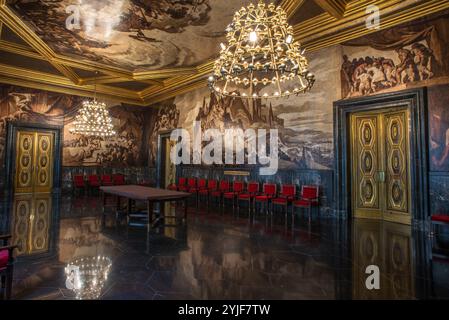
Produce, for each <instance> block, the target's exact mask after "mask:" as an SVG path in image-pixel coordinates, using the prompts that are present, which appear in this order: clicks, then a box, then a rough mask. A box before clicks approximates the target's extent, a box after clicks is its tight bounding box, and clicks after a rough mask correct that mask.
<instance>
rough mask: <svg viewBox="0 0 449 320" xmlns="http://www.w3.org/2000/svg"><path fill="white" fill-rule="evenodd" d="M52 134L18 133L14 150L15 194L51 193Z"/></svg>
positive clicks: (53, 138)
mask: <svg viewBox="0 0 449 320" xmlns="http://www.w3.org/2000/svg"><path fill="white" fill-rule="evenodd" d="M54 140H55V137H54V133H52V132H40V131H39V132H32V131H19V132H18V134H17V142H16V145H17V148H16V174H15V192H16V193H32V192H51V189H52V187H53V149H54Z"/></svg>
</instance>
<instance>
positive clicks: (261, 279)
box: [3, 196, 449, 299]
mask: <svg viewBox="0 0 449 320" xmlns="http://www.w3.org/2000/svg"><path fill="white" fill-rule="evenodd" d="M96 202H98V203H100V200H99V199H97V198H94V197H80V198H63V199H61V200H60V199H57V198H50V197H48V196H47V197H43V196H35V197H17V198H16V199H15V200H14V201H13V203H12V204H11V205H10V206H6V207H9V208H11V210H10V217H9V220H8V221H9V222H10V223H9V231H11V232H12V233H13V235H14V243H17V244H18V245H19V246H20V249H19V251H18V258H17V263H16V267H15V277H14V297H15V298H16V299H75V298H80V299H82V298H99V299H416V298H449V288H448V287H449V285H448V283H449V281H448V279H449V270H448V265H449V264H448V263H447V261H448V258H447V257H448V255H447V254H446V252H447V251H445V249H444V248H445V244H447V240H445V239H444V236H443V237H438V238H436V239H433V242H434V243H433V247H434V249H433V251H432V241H431V239H430V238H428V237H427V236H426V235H425V234H424V233H422V232H420V231H417V230H412V229H411V227H407V226H403V225H396V224H392V223H386V222H380V221H371V220H354V221H349V222H348V223H346V222H341V221H337V220H335V219H332V218H321V219H316V218H315V217H314V219H313V220H312V224H311V225H309V224H308V219H307V217H298V218H297V219H295V221H294V223H295V224H294V225H292V224H291V220H290V219H289V220H288V223H285V220H284V215H283V214H280V215H275V216H274V217H273V218H272V217H270V216H268V217H267V216H265V215H264V214H261V215H258V216H256V217H248V216H247V215H246V214H242V213H240V215H237V213H236V214H233V213H232V212H225V213H224V214H221V213H219V212H217V213H214V212H211V213H206V212H200V213H196V214H194V213H193V212H192V213H191V214H190V215H189V219H188V222H187V224H180V223H179V219H176V218H175V216H176V214H175V211H174V207H173V206H171V205H167V206H166V207H165V208H164V209H165V210H164V212H165V214H166V216H165V219H164V220H163V221H164V224H161V225H159V227H158V228H156V229H155V230H154V231H153V232H151V233H150V234H148V233H147V232H146V229H145V227H129V226H127V225H126V219H125V220H123V219H122V220H117V219H116V215H115V213H114V212H113V210H110V209H107V210H106V211H105V213H104V214H103V210H102V206H101V205H94V203H96ZM112 202H114V199H111V203H112ZM114 203H115V202H114ZM3 207H5V206H4V204H3ZM111 207H114V205H112V206H111ZM181 211H182V210H181ZM123 222H125V223H123ZM435 248H437V249H435ZM446 248H447V246H446ZM92 259H93V260H94V261H97V262H98V259H100V261H101V262H105V264H97V263H89V264H88V265H93V266H94V269H95V270H96V272H92V274H95V275H96V277H91V278H89V279H87V278H85V277H84V274H85V273H83V272H84V271H83V270H84V269H83V267H82V265H83V264H82V263H80V261H81V260H82V261H92ZM369 265H376V266H378V267H379V269H380V289H379V290H368V289H367V288H366V285H365V282H366V279H367V277H368V275H367V274H366V272H365V271H366V267H367V266H369ZM76 268H78V269H76ZM69 269H70V270H69ZM83 277H84V278H83ZM86 288H87V289H86ZM83 290H84V291H83Z"/></svg>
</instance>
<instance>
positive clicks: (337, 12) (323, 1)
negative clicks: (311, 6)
mask: <svg viewBox="0 0 449 320" xmlns="http://www.w3.org/2000/svg"><path fill="white" fill-rule="evenodd" d="M313 1H315V3H316V4H317V5H319V6H320V7H321V8H322V9H323V10H324V11H326V12H327V13H329V14H330V15H331V16H333V17H334V18H337V19H341V18H343V16H344V15H345V11H346V5H347V4H348V2H349V0H313Z"/></svg>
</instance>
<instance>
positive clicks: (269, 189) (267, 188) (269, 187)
mask: <svg viewBox="0 0 449 320" xmlns="http://www.w3.org/2000/svg"><path fill="white" fill-rule="evenodd" d="M263 193H264V194H266V195H275V194H276V184H274V183H265V184H264V185H263Z"/></svg>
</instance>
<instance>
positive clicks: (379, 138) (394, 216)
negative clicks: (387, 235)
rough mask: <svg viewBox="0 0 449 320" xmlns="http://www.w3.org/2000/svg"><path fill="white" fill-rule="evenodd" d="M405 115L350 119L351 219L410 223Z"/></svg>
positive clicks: (366, 114)
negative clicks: (352, 217)
mask: <svg viewBox="0 0 449 320" xmlns="http://www.w3.org/2000/svg"><path fill="white" fill-rule="evenodd" d="M408 122H409V113H408V110H406V109H402V110H401V109H394V110H390V111H382V112H379V111H376V112H364V113H356V114H353V115H351V155H350V158H351V175H352V208H353V216H354V217H359V218H373V219H384V220H389V221H393V222H399V223H405V224H410V223H411V212H410V193H411V190H410V161H409V159H410V148H409V145H410V141H409V129H408V126H409V123H408Z"/></svg>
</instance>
